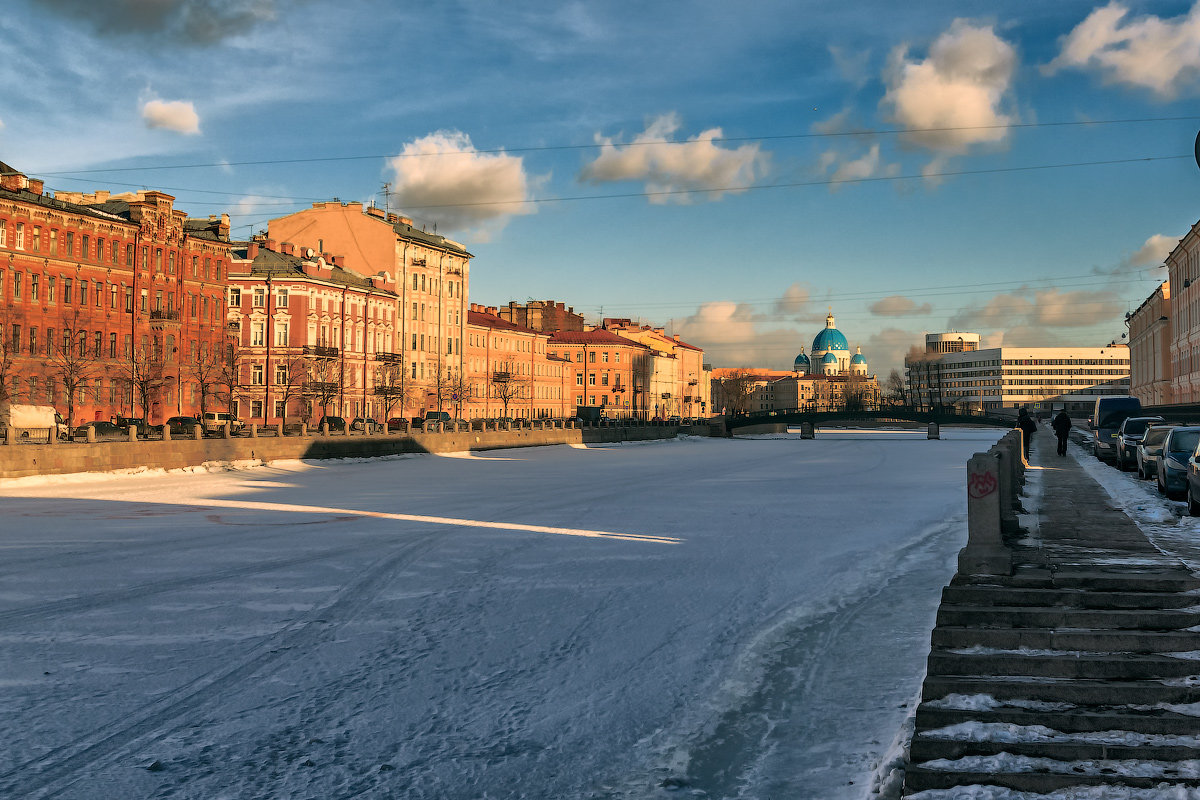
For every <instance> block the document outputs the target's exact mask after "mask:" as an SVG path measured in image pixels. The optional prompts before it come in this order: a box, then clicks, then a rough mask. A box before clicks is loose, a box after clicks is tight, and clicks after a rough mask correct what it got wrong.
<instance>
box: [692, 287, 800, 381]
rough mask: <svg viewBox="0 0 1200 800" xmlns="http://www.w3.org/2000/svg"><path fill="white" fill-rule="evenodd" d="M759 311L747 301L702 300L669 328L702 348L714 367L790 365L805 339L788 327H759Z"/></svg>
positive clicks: (775, 367) (707, 359)
mask: <svg viewBox="0 0 1200 800" xmlns="http://www.w3.org/2000/svg"><path fill="white" fill-rule="evenodd" d="M759 319H760V315H759V314H758V313H757V312H756V311H755V310H754V308H753V307H752V306H750V305H748V304H746V303H734V302H732V301H728V300H720V301H716V302H712V303H705V304H704V305H702V306H700V307H699V308H698V309H696V313H695V314H693V315H691V316H690V317H686V318H684V319H682V320H678V319H677V320H674V321H673V323H672V332H673V333H677V334H679V336H680V337H681V338H682V339H683V340H684V341H686V342H688V343H689V344H693V345H695V346H696V347H700V348H703V349H704V353H705V360H706V361H709V362H710V363H711V364H712V365H713V366H716V367H768V368H773V369H790V368H791V366H792V360H793V359H794V358H795V357H796V354H797V353H799V352H800V346H801V345H803V344H804V343H805V339H804V336H803V335H802V334H800V333H798V332H797V331H795V330H791V329H788V328H772V329H770V330H760V329H759V325H758V320H759Z"/></svg>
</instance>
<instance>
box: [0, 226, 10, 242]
mask: <svg viewBox="0 0 1200 800" xmlns="http://www.w3.org/2000/svg"><path fill="white" fill-rule="evenodd" d="M0 247H8V220H6V219H0Z"/></svg>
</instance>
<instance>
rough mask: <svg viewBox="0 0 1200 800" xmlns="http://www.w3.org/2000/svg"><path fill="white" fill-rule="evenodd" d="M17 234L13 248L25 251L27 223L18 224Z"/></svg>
mask: <svg viewBox="0 0 1200 800" xmlns="http://www.w3.org/2000/svg"><path fill="white" fill-rule="evenodd" d="M15 233H16V235H15V236H14V237H13V247H15V248H17V249H18V250H24V249H25V223H24V222H18V223H17V228H16V231H15Z"/></svg>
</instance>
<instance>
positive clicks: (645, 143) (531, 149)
mask: <svg viewBox="0 0 1200 800" xmlns="http://www.w3.org/2000/svg"><path fill="white" fill-rule="evenodd" d="M1198 119H1200V115H1193V116H1181V117H1132V118H1124V119H1096V120H1064V121H1060V122H1015V123H1006V124H1001V125H955V126H947V127H938V128H858V129H854V130H848V131H822V132H810V133H781V134H767V135H762V136H721V137H715V138H712V139H705V140H704V141H706V142H713V143H718V144H734V143H738V142H772V141H786V140H795V139H829V138H845V137H856V136H898V135H910V136H911V135H916V134H923V133H953V132H956V131H982V130H996V129H1000V128H1013V129H1029V128H1065V127H1089V126H1099V125H1133V124H1144V123H1150V122H1188V121H1193V120H1198ZM693 141H695V140H689V139H646V140H635V141H630V142H609V141H601V142H592V143H589V144H557V145H529V146H525V147H493V148H487V149H483V150H479V149H471V150H437V151H433V152H429V153H386V154H378V153H376V154H372V155H356V156H311V157H306V158H275V159H260V160H255V161H210V162H202V163H197V164H152V165H148V166H140V167H105V168H94V169H82V170H65V171H61V172H45V173H41V174H43V175H46V176H51V177H64V176H67V175H87V174H93V173H100V172H138V171H150V170H168V169H209V168H213V167H219V168H222V169H224V168H227V167H260V166H273V165H278V164H314V163H318V162H338V161H367V160H378V159H383V158H386V159H392V158H437V157H442V156H461V155H483V154H487V155H495V154H499V153H538V152H552V151H560V150H595V149H597V148H600V147H604V146H609V145H611V146H612V147H652V146H658V145H664V144H666V145H673V144H689V143H691V142H693Z"/></svg>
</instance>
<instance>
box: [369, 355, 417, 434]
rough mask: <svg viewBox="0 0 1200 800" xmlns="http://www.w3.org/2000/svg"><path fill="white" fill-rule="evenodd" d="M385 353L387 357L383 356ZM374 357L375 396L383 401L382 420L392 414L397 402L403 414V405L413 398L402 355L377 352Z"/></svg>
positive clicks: (401, 414)
mask: <svg viewBox="0 0 1200 800" xmlns="http://www.w3.org/2000/svg"><path fill="white" fill-rule="evenodd" d="M385 355H386V356H388V357H387V358H384V357H383V356H385ZM375 359H376V361H378V362H379V363H378V365H377V366H376V367H375V396H376V397H378V398H379V399H380V400H382V401H383V418H384V420H385V421H386V420H387V419H389V418H390V417H391V416H392V408H393V407H394V406H395V405H396V404H397V403H399V404H400V416H404V407H405V406H406V405H408V404H409V403H411V402H413V400H414V397H413V386H412V383H411V382H410V378H409V377H408V372H407V371H406V370H405V364H404V356H403V355H393V354H390V353H388V354H385V353H378V354H376V356H375Z"/></svg>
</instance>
